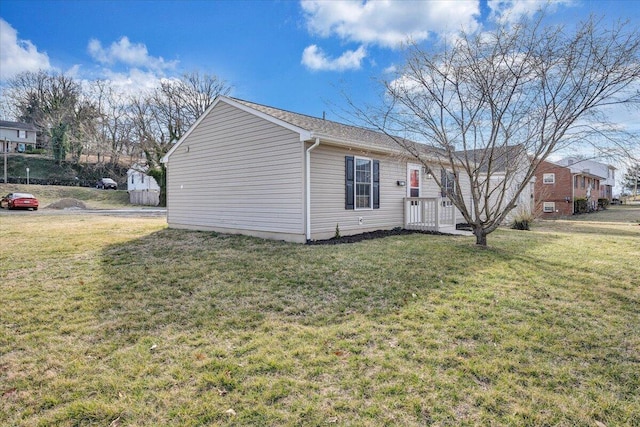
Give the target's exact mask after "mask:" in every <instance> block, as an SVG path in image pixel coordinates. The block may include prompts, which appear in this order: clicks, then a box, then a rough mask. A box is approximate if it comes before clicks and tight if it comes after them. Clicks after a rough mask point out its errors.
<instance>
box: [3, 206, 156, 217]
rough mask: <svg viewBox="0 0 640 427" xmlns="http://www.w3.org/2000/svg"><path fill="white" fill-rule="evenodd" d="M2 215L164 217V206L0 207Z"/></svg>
mask: <svg viewBox="0 0 640 427" xmlns="http://www.w3.org/2000/svg"><path fill="white" fill-rule="evenodd" d="M2 215H51V216H56V215H109V216H124V217H137V218H139V217H143V218H145V217H166V216H167V210H166V209H164V208H127V209H47V208H42V209H39V210H37V211H27V210H8V209H0V216H2Z"/></svg>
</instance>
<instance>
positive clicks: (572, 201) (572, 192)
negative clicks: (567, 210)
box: [571, 174, 577, 215]
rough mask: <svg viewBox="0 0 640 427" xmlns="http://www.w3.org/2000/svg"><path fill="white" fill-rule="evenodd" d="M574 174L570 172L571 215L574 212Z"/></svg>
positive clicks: (575, 183)
mask: <svg viewBox="0 0 640 427" xmlns="http://www.w3.org/2000/svg"><path fill="white" fill-rule="evenodd" d="M576 176H577V174H571V215H574V214H575V213H576V185H577V182H576Z"/></svg>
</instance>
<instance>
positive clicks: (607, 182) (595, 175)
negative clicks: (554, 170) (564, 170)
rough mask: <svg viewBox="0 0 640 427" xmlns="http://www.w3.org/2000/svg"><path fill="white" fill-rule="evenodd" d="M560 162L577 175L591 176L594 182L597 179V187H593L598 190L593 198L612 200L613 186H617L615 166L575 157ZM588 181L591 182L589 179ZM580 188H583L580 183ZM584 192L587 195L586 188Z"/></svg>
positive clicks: (593, 182)
mask: <svg viewBox="0 0 640 427" xmlns="http://www.w3.org/2000/svg"><path fill="white" fill-rule="evenodd" d="M558 164H560V165H564V166H567V167H568V168H569V169H570V170H571V173H573V174H574V175H575V176H580V175H584V176H585V177H587V178H589V177H590V178H591V182H592V184H595V183H596V181H597V187H594V188H593V190H596V192H595V193H594V194H593V198H594V199H598V198H600V199H607V200H609V202H611V200H612V199H613V188H614V187H615V186H616V174H615V173H616V168H615V167H613V166H611V165H608V164H605V163H600V162H596V161H594V160H580V159H576V158H574V157H567V158H565V159H562V160H560V161H558ZM580 179H581V178H580ZM587 182H589V180H588V179H587ZM581 183H582V181H580V182H579V184H581ZM579 188H580V189H582V188H583V187H582V185H580V186H579ZM584 193H585V196H586V190H585V192H584Z"/></svg>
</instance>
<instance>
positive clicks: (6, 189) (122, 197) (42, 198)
mask: <svg viewBox="0 0 640 427" xmlns="http://www.w3.org/2000/svg"><path fill="white" fill-rule="evenodd" d="M17 192H24V193H31V194H33V195H34V196H36V198H37V199H38V201H39V202H40V207H41V208H45V207H47V206H48V205H50V204H52V203H54V202H56V201H58V200H60V199H63V198H72V199H78V200H81V201H83V202H84V203H85V204H86V205H87V207H88V208H90V209H110V208H121V207H125V206H131V205H130V204H129V194H128V193H127V192H126V191H125V190H117V191H113V190H98V189H96V188H86V187H65V186H59V185H25V184H0V195H2V196H4V195H5V194H8V193H17Z"/></svg>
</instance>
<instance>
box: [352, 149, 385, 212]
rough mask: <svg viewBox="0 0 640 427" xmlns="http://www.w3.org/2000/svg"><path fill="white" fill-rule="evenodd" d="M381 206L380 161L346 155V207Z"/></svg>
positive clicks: (369, 207)
mask: <svg viewBox="0 0 640 427" xmlns="http://www.w3.org/2000/svg"><path fill="white" fill-rule="evenodd" d="M372 208H373V209H379V208H380V162H379V161H378V160H371V159H367V158H364V157H354V156H346V157H345V209H372Z"/></svg>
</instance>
